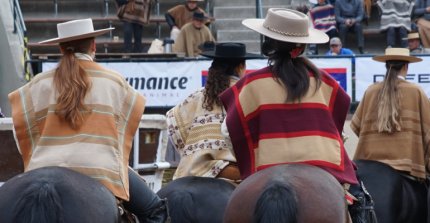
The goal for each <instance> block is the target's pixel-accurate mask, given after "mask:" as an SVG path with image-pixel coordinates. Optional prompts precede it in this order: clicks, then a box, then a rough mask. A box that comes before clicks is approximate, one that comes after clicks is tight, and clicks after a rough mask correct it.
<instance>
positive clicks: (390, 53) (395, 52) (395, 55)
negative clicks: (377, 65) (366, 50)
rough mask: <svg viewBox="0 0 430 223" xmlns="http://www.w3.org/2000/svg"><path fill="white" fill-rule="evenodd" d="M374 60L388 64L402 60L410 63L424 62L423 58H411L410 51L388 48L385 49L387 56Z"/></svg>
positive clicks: (375, 57) (380, 56)
mask: <svg viewBox="0 0 430 223" xmlns="http://www.w3.org/2000/svg"><path fill="white" fill-rule="evenodd" d="M372 59H373V60H376V61H379V62H386V61H389V60H401V61H407V62H409V63H415V62H420V61H422V59H421V58H418V57H414V56H411V55H410V53H409V49H407V48H387V49H385V55H379V56H374V57H373V58H372Z"/></svg>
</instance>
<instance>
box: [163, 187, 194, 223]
mask: <svg viewBox="0 0 430 223" xmlns="http://www.w3.org/2000/svg"><path fill="white" fill-rule="evenodd" d="M168 199H169V200H168V202H167V204H168V207H169V215H170V219H171V222H172V223H178V222H197V220H196V219H195V217H194V213H195V210H192V209H191V207H194V206H195V205H193V203H194V199H193V196H192V194H191V193H189V192H187V191H174V192H172V193H171V194H170V196H169V198H168Z"/></svg>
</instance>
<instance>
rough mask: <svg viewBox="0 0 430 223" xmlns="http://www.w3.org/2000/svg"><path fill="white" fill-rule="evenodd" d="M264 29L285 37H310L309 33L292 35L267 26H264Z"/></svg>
mask: <svg viewBox="0 0 430 223" xmlns="http://www.w3.org/2000/svg"><path fill="white" fill-rule="evenodd" d="M263 27H264V28H266V29H268V30H270V31H272V32H275V33H278V34H281V35H284V36H298V37H303V36H309V33H290V32H284V31H280V30H278V29H275V28H272V27H270V26H268V25H266V24H263Z"/></svg>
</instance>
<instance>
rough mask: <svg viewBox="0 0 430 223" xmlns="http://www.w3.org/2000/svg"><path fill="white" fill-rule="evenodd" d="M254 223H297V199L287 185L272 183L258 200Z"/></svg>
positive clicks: (277, 182)
mask: <svg viewBox="0 0 430 223" xmlns="http://www.w3.org/2000/svg"><path fill="white" fill-rule="evenodd" d="M253 219H254V223H272V222H284V223H296V222H297V197H296V193H295V191H294V189H293V188H292V187H290V186H288V184H287V183H282V182H279V181H275V182H271V183H269V184H268V185H267V187H266V189H265V190H264V192H263V193H262V194H261V196H260V197H259V198H258V200H257V204H256V206H255V210H254V218H253Z"/></svg>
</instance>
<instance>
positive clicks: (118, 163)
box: [9, 19, 167, 222]
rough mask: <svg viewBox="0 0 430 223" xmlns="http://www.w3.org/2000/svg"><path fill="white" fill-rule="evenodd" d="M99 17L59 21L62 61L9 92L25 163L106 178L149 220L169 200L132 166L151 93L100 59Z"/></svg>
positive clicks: (161, 213)
mask: <svg viewBox="0 0 430 223" xmlns="http://www.w3.org/2000/svg"><path fill="white" fill-rule="evenodd" d="M111 29H113V28H108V29H102V30H94V27H93V23H92V20H91V19H82V20H73V21H69V22H65V23H59V24H57V32H58V38H54V39H50V40H46V41H42V42H40V43H41V44H48V43H51V44H52V43H56V44H59V47H60V50H61V53H62V54H63V56H62V57H61V59H60V61H59V64H58V66H57V68H55V69H53V70H49V71H46V72H43V73H40V74H38V75H36V77H35V78H34V79H32V80H31V81H30V82H29V83H27V84H26V85H24V86H23V87H21V88H19V89H18V90H16V91H14V92H12V93H10V94H9V100H10V103H11V105H12V118H13V125H14V130H15V132H16V139H17V145H18V149H19V151H20V153H21V155H22V158H23V161H24V171H30V170H33V169H37V168H41V167H45V166H62V167H67V168H70V169H72V170H74V171H77V172H80V173H82V174H84V175H87V176H89V177H92V178H94V179H96V180H98V181H99V182H100V183H102V184H103V185H104V186H106V187H107V188H108V189H109V190H110V191H111V192H112V193H113V194H114V195H115V196H116V197H117V198H118V199H120V200H122V201H124V206H125V207H126V208H127V209H128V210H130V211H131V212H133V213H134V214H135V215H136V216H137V217H138V218H139V220H140V221H143V222H164V220H165V219H166V216H167V213H166V207H165V204H164V201H163V200H161V199H160V198H158V196H157V195H156V194H154V192H152V191H151V190H150V189H149V188H148V186H147V185H146V183H145V182H144V181H143V180H142V179H141V177H140V176H139V175H138V174H137V173H135V172H134V171H133V170H131V169H130V168H128V158H129V153H130V150H131V143H132V140H133V136H134V134H135V132H136V129H137V127H138V124H139V121H140V118H141V117H142V114H143V110H144V106H145V98H144V97H143V96H141V95H140V94H139V93H138V92H136V91H135V90H134V89H133V88H132V87H131V86H130V85H129V84H128V83H127V82H126V81H125V79H124V78H123V77H122V76H121V74H119V73H117V72H115V71H112V70H108V69H106V68H104V67H102V66H100V65H99V64H97V63H96V62H94V61H93V59H94V56H95V51H96V44H95V37H96V36H99V35H102V34H104V33H106V32H109V31H110V30H111Z"/></svg>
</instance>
